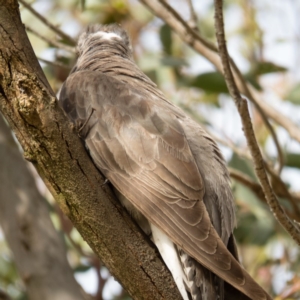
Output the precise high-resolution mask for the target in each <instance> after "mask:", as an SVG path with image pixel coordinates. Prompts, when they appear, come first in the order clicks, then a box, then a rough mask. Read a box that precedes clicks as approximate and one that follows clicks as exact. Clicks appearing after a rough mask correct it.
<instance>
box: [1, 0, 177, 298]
mask: <svg viewBox="0 0 300 300" xmlns="http://www.w3.org/2000/svg"><path fill="white" fill-rule="evenodd" d="M0 110H1V111H2V113H3V114H4V116H5V118H6V119H7V120H8V122H9V123H10V125H11V127H12V128H13V130H14V131H15V134H16V136H17V138H18V140H19V142H20V144H21V145H22V147H23V149H24V153H25V157H26V158H27V159H28V160H30V161H31V162H32V163H33V164H34V166H35V167H36V169H37V170H38V172H39V174H40V176H41V177H42V179H43V180H44V181H45V183H46V185H47V186H48V188H49V190H50V191H51V192H52V194H53V196H54V198H55V199H56V200H57V201H58V203H59V205H60V207H61V209H62V210H63V211H64V213H65V214H66V215H68V216H69V218H70V219H71V221H72V222H73V224H74V225H75V226H76V228H77V229H78V230H79V232H80V233H81V235H82V236H83V238H84V239H85V240H86V241H87V242H88V244H89V245H90V246H91V248H92V249H93V250H94V251H95V253H96V254H97V255H99V257H100V258H101V259H102V261H103V262H104V263H105V265H106V266H107V267H108V268H109V270H110V271H111V272H112V274H113V275H114V276H115V277H116V278H117V279H118V280H119V281H120V282H121V283H122V284H123V286H124V288H125V289H127V291H128V292H129V293H130V295H131V296H132V297H133V298H134V299H174V300H175V299H180V298H181V297H180V295H179V292H178V290H177V288H176V286H175V284H174V282H173V279H172V277H171V275H170V273H169V271H168V270H167V269H166V267H165V266H164V264H163V263H162V261H161V259H160V258H159V256H158V254H157V251H156V250H155V249H154V247H153V246H152V244H151V243H150V242H149V241H148V240H147V238H145V237H144V236H143V235H142V233H141V232H140V230H139V229H138V228H137V226H136V225H135V224H134V223H133V222H132V220H131V219H130V217H129V216H128V215H127V214H126V213H125V212H124V210H123V209H122V208H121V207H120V205H119V204H118V203H117V202H116V200H115V198H114V196H113V194H112V193H111V190H110V189H109V186H108V185H104V186H102V183H103V182H104V179H103V177H102V176H101V174H100V173H99V172H98V171H97V169H96V168H95V166H94V165H93V163H92V162H91V160H90V158H89V157H88V155H87V152H86V150H85V149H84V147H83V145H82V143H81V141H80V139H79V138H78V137H77V136H76V134H74V132H72V129H71V127H70V126H69V125H68V123H67V121H66V117H65V116H64V114H63V113H62V111H61V110H60V109H59V107H58V104H57V101H56V99H55V97H54V95H53V92H52V91H51V88H50V87H49V84H48V83H47V80H46V78H45V76H44V74H43V72H42V71H41V69H40V66H39V64H38V62H37V59H36V57H35V55H34V52H33V50H32V48H31V45H30V43H29V41H28V38H27V36H26V33H25V31H24V27H23V25H22V23H21V20H20V16H19V9H18V4H17V2H16V1H15V0H0Z"/></svg>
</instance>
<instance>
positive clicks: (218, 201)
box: [59, 25, 271, 300]
mask: <svg viewBox="0 0 300 300" xmlns="http://www.w3.org/2000/svg"><path fill="white" fill-rule="evenodd" d="M77 52H78V60H77V63H76V65H75V66H74V68H73V69H72V71H71V74H70V75H69V77H68V78H67V80H66V82H65V83H64V84H63V86H62V89H61V92H60V96H59V99H60V104H61V106H62V107H63V109H64V111H65V113H66V114H67V115H68V117H69V118H70V119H71V120H72V122H73V123H75V125H76V128H77V129H78V130H79V131H80V136H81V137H82V139H83V140H84V142H85V145H86V148H87V149H88V151H89V153H90V156H91V157H92V159H93V161H94V163H95V164H96V166H97V167H98V168H99V170H100V171H101V172H102V173H103V174H104V176H105V177H106V178H107V179H108V180H109V181H110V182H111V183H112V185H113V186H114V188H115V190H116V194H117V196H118V198H119V199H120V201H121V202H122V203H123V205H124V206H125V207H126V208H127V209H128V210H129V211H130V212H131V214H132V216H133V217H134V218H135V220H136V221H137V223H138V224H139V225H140V226H141V228H142V229H143V230H144V231H145V232H146V233H148V234H150V233H151V235H152V239H153V241H154V243H155V244H156V246H157V248H158V250H159V252H160V254H161V256H162V258H163V260H164V261H165V263H166V265H167V266H168V268H169V270H170V271H171V273H172V275H173V277H174V280H175V282H176V284H177V286H178V288H179V291H180V293H181V295H182V298H183V299H184V300H189V299H193V300H195V299H197V300H198V299H199V300H200V299H203V300H212V299H220V300H221V299H233V300H235V299H249V298H250V299H255V300H263V299H271V298H270V296H269V295H268V294H267V293H266V292H265V291H264V290H263V289H262V288H261V287H260V286H259V285H257V283H256V282H255V281H254V280H253V279H252V278H251V277H250V275H248V273H247V272H246V271H245V270H244V269H243V267H242V266H241V265H240V263H239V261H238V256H237V251H236V246H235V241H234V237H233V235H232V231H233V228H234V226H235V212H234V204H233V197H232V193H231V190H230V185H229V176H228V171H227V169H226V166H225V162H224V160H223V157H222V154H221V153H220V150H219V149H218V147H217V145H216V143H215V142H214V141H213V140H212V138H211V137H210V136H209V135H208V134H207V133H206V132H205V131H204V130H203V129H202V128H201V127H200V125H199V124H197V123H196V122H194V121H193V120H192V119H190V118H189V117H188V116H187V115H186V114H185V113H184V112H183V111H182V110H181V109H180V108H178V107H176V106H175V105H173V104H172V103H171V102H169V101H168V100H167V99H166V98H165V97H164V95H163V94H162V93H161V92H160V91H159V90H158V89H157V86H156V85H155V84H154V83H153V82H152V81H151V80H150V79H149V78H148V77H147V76H146V75H145V74H144V73H143V72H142V71H141V70H140V69H139V68H138V67H137V65H136V64H135V63H134V61H133V57H132V49H131V44H130V41H129V38H128V36H127V33H126V32H125V31H124V30H123V29H122V28H120V27H119V26H117V25H106V26H105V25H92V26H90V27H88V29H87V30H86V31H85V32H84V33H82V34H81V36H80V37H79V41H78V45H77ZM245 295H247V296H245Z"/></svg>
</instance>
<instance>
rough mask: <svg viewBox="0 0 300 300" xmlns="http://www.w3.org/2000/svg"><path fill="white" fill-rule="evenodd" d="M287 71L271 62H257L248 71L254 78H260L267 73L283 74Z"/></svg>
mask: <svg viewBox="0 0 300 300" xmlns="http://www.w3.org/2000/svg"><path fill="white" fill-rule="evenodd" d="M286 70H287V69H286V68H285V67H282V66H278V65H275V64H274V63H272V62H267V61H264V62H257V63H256V64H254V65H253V66H252V68H251V70H250V72H249V73H250V74H251V75H252V76H254V77H257V76H261V75H264V74H268V73H276V72H285V71H286Z"/></svg>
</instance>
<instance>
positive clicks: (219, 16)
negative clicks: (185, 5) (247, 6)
mask: <svg viewBox="0 0 300 300" xmlns="http://www.w3.org/2000/svg"><path fill="white" fill-rule="evenodd" d="M214 2H215V28H216V37H217V41H218V46H219V54H220V57H221V61H222V65H223V68H224V77H225V81H226V84H227V87H228V90H229V93H230V95H231V96H232V98H233V99H234V102H235V104H236V106H237V109H238V112H239V114H240V116H241V120H242V124H243V130H244V133H245V136H246V139H247V143H248V146H249V149H250V152H251V155H252V159H253V163H254V166H255V172H256V175H257V177H258V179H259V181H260V183H261V186H262V189H263V191H264V194H265V197H266V200H267V203H268V205H269V207H270V209H271V211H272V212H273V214H274V216H275V217H276V219H277V220H278V221H279V222H280V224H281V225H282V226H283V227H284V228H285V229H286V230H287V231H288V233H289V234H290V235H291V236H292V238H293V239H294V240H295V241H296V242H297V243H298V244H299V245H300V230H299V227H298V226H297V225H296V223H294V222H293V221H292V220H291V219H290V218H289V217H288V216H287V214H286V213H285V211H284V210H283V208H282V207H281V206H280V204H279V202H278V199H277V198H276V195H275V193H274V191H273V189H272V187H271V185H270V183H269V180H268V176H267V173H266V169H265V166H264V162H263V158H262V155H261V153H260V150H259V146H258V144H257V141H256V138H255V133H254V130H253V126H252V123H251V118H250V114H249V110H248V105H247V101H246V100H245V99H243V98H242V97H241V95H240V92H239V90H238V87H237V85H236V83H235V80H234V77H233V74H232V71H231V67H230V62H229V55H228V52H227V47H226V42H225V33H224V23H223V11H222V9H223V8H222V5H223V3H222V0H214Z"/></svg>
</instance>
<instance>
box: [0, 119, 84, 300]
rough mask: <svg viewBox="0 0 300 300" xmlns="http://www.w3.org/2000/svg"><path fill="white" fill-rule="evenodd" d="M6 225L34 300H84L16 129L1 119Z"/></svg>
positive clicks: (0, 176)
mask: <svg viewBox="0 0 300 300" xmlns="http://www.w3.org/2000/svg"><path fill="white" fill-rule="evenodd" d="M0 166H1V169H0V224H1V227H2V229H3V232H4V234H5V237H6V240H7V242H8V244H9V247H10V249H11V251H12V252H13V255H14V260H15V263H16V266H17V269H18V271H19V273H20V276H21V278H22V279H23V281H24V283H25V286H26V289H27V293H28V296H29V299H31V300H40V299H44V300H61V299H65V300H84V299H85V297H84V295H83V292H82V290H81V288H80V286H79V285H78V283H77V282H76V280H75V278H74V276H73V272H72V269H71V268H70V266H69V265H68V261H67V258H66V250H65V247H64V243H63V240H62V238H61V237H60V236H59V235H58V233H57V232H56V230H55V228H54V226H53V224H52V221H51V219H50V216H49V211H48V208H47V204H46V202H45V199H44V198H43V197H42V195H41V194H40V193H39V191H38V190H37V187H36V184H35V180H34V177H33V176H32V174H31V173H30V171H29V169H28V166H27V165H26V163H25V161H24V159H23V157H22V155H21V153H20V151H19V149H18V146H17V144H16V142H15V141H14V139H13V137H12V135H11V132H10V129H9V128H8V126H7V125H6V124H5V122H4V120H3V118H2V116H1V115H0Z"/></svg>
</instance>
